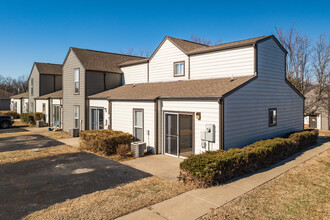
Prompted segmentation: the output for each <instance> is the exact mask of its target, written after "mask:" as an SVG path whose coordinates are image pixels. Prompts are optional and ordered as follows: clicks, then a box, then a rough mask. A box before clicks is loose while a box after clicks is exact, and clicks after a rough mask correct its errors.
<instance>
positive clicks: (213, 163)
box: [179, 130, 318, 187]
mask: <svg viewBox="0 0 330 220" xmlns="http://www.w3.org/2000/svg"><path fill="white" fill-rule="evenodd" d="M317 137H318V130H306V131H302V132H297V133H293V134H289V135H287V136H285V137H284V138H273V139H268V140H262V141H258V142H255V143H253V144H251V145H248V146H246V147H244V148H232V149H229V150H227V151H224V150H219V151H208V152H205V153H202V154H199V155H193V156H190V157H188V158H187V159H185V160H184V161H183V162H181V164H180V169H181V171H180V177H179V178H180V179H181V180H182V181H183V182H185V183H188V182H190V183H193V184H195V185H197V186H201V187H205V186H209V185H212V184H219V183H223V182H225V181H228V180H230V179H232V178H234V177H237V176H241V175H244V174H248V173H251V172H255V171H256V170H258V169H261V168H266V167H269V166H270V165H272V164H274V163H276V162H278V161H280V160H283V159H285V158H287V157H289V156H291V155H293V154H294V153H297V152H299V151H301V150H303V149H305V148H307V147H309V146H311V145H314V144H316V141H317Z"/></svg>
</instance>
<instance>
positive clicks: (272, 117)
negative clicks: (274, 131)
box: [269, 108, 277, 126]
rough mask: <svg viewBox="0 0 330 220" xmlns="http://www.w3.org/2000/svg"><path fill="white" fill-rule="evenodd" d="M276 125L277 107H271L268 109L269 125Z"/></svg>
mask: <svg viewBox="0 0 330 220" xmlns="http://www.w3.org/2000/svg"><path fill="white" fill-rule="evenodd" d="M276 125H277V109H276V108H271V109H269V126H276Z"/></svg>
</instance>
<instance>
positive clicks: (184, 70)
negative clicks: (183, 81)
mask: <svg viewBox="0 0 330 220" xmlns="http://www.w3.org/2000/svg"><path fill="white" fill-rule="evenodd" d="M181 63H183V74H182V75H178V74H176V72H175V66H176V65H177V64H181ZM185 67H186V64H185V61H184V60H182V61H177V62H174V63H173V76H174V77H183V76H185V75H186V68H185Z"/></svg>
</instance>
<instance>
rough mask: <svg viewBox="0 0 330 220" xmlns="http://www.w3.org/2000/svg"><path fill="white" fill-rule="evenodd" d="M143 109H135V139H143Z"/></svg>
mask: <svg viewBox="0 0 330 220" xmlns="http://www.w3.org/2000/svg"><path fill="white" fill-rule="evenodd" d="M143 118H144V116H143V109H133V136H134V141H143Z"/></svg>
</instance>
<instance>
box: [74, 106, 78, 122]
mask: <svg viewBox="0 0 330 220" xmlns="http://www.w3.org/2000/svg"><path fill="white" fill-rule="evenodd" d="M74 128H79V106H77V105H75V106H74Z"/></svg>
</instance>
